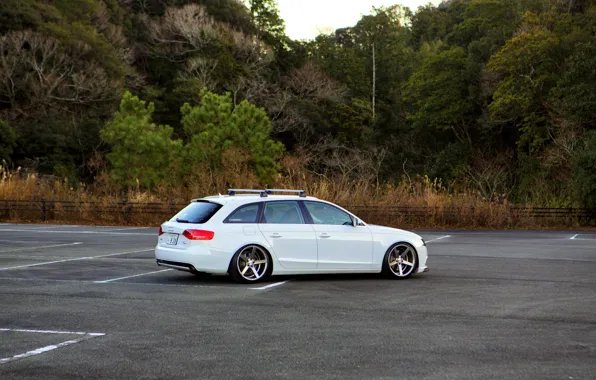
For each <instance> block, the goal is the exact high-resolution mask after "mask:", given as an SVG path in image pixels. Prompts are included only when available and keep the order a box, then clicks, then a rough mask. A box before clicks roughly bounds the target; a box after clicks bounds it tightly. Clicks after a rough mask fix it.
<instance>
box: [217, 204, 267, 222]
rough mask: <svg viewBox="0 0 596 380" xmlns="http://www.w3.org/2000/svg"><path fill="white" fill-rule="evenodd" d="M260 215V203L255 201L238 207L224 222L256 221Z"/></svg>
mask: <svg viewBox="0 0 596 380" xmlns="http://www.w3.org/2000/svg"><path fill="white" fill-rule="evenodd" d="M258 216H259V204H258V203H253V204H250V205H245V206H241V207H238V208H237V209H236V210H234V211H233V212H232V213H231V214H230V216H228V217H227V218H226V220H224V223H256V222H257V217H258Z"/></svg>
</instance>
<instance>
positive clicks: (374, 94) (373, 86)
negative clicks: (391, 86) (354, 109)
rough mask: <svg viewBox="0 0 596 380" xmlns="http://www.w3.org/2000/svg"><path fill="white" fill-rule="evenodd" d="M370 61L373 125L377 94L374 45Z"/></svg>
mask: <svg viewBox="0 0 596 380" xmlns="http://www.w3.org/2000/svg"><path fill="white" fill-rule="evenodd" d="M372 54H373V56H372V59H373V77H372V117H373V123H374V121H375V100H376V99H375V97H376V93H377V88H376V87H377V62H376V57H375V43H374V42H373V44H372Z"/></svg>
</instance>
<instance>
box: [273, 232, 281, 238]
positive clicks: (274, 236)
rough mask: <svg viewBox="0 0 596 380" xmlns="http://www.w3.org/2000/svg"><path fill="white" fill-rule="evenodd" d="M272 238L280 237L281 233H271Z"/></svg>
mask: <svg viewBox="0 0 596 380" xmlns="http://www.w3.org/2000/svg"><path fill="white" fill-rule="evenodd" d="M271 237H272V238H280V237H281V235H280V234H278V233H277V232H275V233H273V235H271Z"/></svg>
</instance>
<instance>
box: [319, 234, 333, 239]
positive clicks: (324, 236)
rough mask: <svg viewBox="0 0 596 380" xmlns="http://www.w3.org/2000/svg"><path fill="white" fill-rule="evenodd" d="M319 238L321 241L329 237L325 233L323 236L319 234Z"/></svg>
mask: <svg viewBox="0 0 596 380" xmlns="http://www.w3.org/2000/svg"><path fill="white" fill-rule="evenodd" d="M319 237H320V238H321V239H327V238H330V237H331V236H329V235H327V234H326V233H324V234H321V235H319Z"/></svg>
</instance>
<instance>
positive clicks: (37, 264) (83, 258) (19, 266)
mask: <svg viewBox="0 0 596 380" xmlns="http://www.w3.org/2000/svg"><path fill="white" fill-rule="evenodd" d="M149 251H153V249H143V250H140V251H130V252H118V253H110V254H107V255H99V256H88V257H75V258H72V259H65V260H56V261H46V262H43V263H36V264H26V265H17V266H14V267H6V268H0V271H3V270H9V269H19V268H29V267H37V266H40V265H49V264H57V263H65V262H67V261H79V260H91V259H97V258H100V257H111V256H120V255H127V254H129V253H140V252H149Z"/></svg>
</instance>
